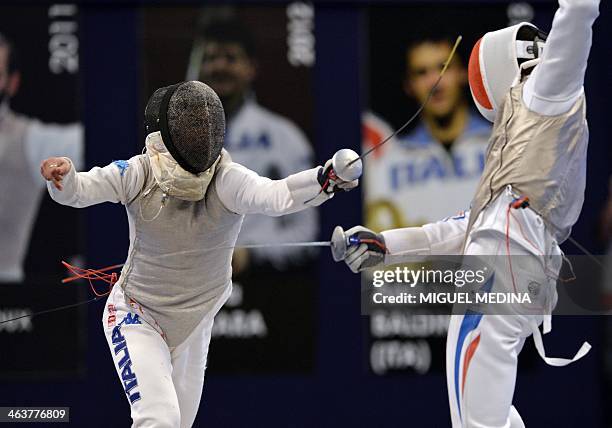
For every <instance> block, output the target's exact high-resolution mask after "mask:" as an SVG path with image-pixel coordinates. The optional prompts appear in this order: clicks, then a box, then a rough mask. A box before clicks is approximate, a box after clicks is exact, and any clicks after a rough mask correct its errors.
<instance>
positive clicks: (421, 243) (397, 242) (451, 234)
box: [382, 211, 470, 264]
mask: <svg viewBox="0 0 612 428" xmlns="http://www.w3.org/2000/svg"><path fill="white" fill-rule="evenodd" d="M469 217H470V214H469V211H467V212H466V213H464V214H461V215H458V216H455V217H448V218H446V219H444V220H441V221H438V222H435V223H429V224H426V225H424V226H421V227H407V228H404V229H393V230H387V231H384V232H382V235H383V237H384V238H385V245H386V246H387V249H388V251H389V254H388V255H387V256H386V257H385V264H392V263H400V262H402V258H403V259H406V260H408V259H410V260H414V258H415V257H420V256H421V257H426V256H436V255H459V254H460V253H461V249H462V246H463V241H464V239H465V232H466V230H467V225H468V222H469Z"/></svg>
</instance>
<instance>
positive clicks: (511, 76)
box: [468, 22, 546, 122]
mask: <svg viewBox="0 0 612 428" xmlns="http://www.w3.org/2000/svg"><path fill="white" fill-rule="evenodd" d="M545 41H546V33H544V32H543V31H540V30H539V29H538V28H537V27H536V26H535V25H533V24H530V23H527V22H522V23H520V24H516V25H513V26H511V27H507V28H503V29H501V30H497V31H491V32H489V33H486V34H485V35H484V36H483V37H482V38H481V39H480V40H478V42H476V44H475V45H474V48H473V49H472V54H471V55H470V62H469V65H468V78H469V83H470V92H471V93H472V98H474V102H475V103H476V107H478V110H479V111H480V113H481V114H482V115H483V116H484V117H485V118H486V119H488V120H489V121H491V122H493V121H494V120H495V115H496V114H497V110H498V108H499V106H500V105H501V103H502V102H503V100H504V97H505V96H506V93H507V92H508V90H509V89H510V88H511V87H512V85H513V84H515V82H518V81H519V79H520V76H521V65H523V66H527V65H530V66H534V65H536V64H537V63H538V62H539V60H538V58H539V57H540V56H541V54H542V52H543V51H544V42H545ZM528 62H529V63H528Z"/></svg>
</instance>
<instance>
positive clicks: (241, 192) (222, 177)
mask: <svg viewBox="0 0 612 428" xmlns="http://www.w3.org/2000/svg"><path fill="white" fill-rule="evenodd" d="M332 167H333V166H332V160H331V159H330V160H328V161H327V162H326V164H325V166H323V167H316V168H312V169H308V170H305V171H301V172H298V173H296V174H292V175H290V176H288V177H287V178H284V179H282V180H271V179H269V178H267V177H261V176H259V175H258V174H257V173H255V172H254V171H251V170H250V169H248V168H246V167H244V166H242V165H240V164H237V163H231V164H229V165H227V166H225V167H224V168H223V169H222V170H221V171H219V173H218V174H217V176H216V177H215V186H216V189H217V194H218V195H219V198H220V199H221V201H222V202H223V204H224V205H225V207H226V208H227V209H229V210H230V211H233V212H235V213H237V214H265V215H269V216H281V215H285V214H291V213H295V212H297V211H301V210H303V209H305V208H308V207H313V206H318V205H321V204H322V203H323V202H325V201H326V200H328V199H330V198H331V197H332V196H333V194H334V193H335V192H340V191H348V190H351V189H353V188H355V187H356V186H357V185H358V183H359V180H358V179H355V180H353V181H343V180H342V179H340V178H339V177H335V176H334V177H333V178H330V170H331V169H332ZM332 172H333V171H332ZM332 175H333V174H332Z"/></svg>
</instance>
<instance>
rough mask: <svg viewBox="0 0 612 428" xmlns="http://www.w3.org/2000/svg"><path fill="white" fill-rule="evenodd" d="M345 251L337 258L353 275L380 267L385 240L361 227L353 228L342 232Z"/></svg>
mask: <svg viewBox="0 0 612 428" xmlns="http://www.w3.org/2000/svg"><path fill="white" fill-rule="evenodd" d="M344 239H345V240H346V243H347V245H346V251H345V252H344V254H342V255H340V256H339V258H338V259H339V260H344V262H345V263H346V264H347V265H348V267H349V268H350V269H351V270H352V271H353V272H355V273H357V272H360V271H362V270H364V269H367V268H372V267H376V266H379V265H381V264H382V263H384V261H385V254H387V252H388V251H387V246H386V245H385V238H384V237H383V236H382V235H381V234H380V233H376V232H373V231H371V230H370V229H367V228H365V227H363V226H355V227H353V228H351V229H349V230H347V231H346V232H344Z"/></svg>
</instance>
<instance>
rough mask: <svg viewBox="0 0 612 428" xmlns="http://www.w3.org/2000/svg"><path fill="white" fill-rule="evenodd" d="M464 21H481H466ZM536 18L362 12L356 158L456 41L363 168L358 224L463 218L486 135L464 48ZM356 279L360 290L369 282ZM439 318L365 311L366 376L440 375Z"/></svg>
mask: <svg viewBox="0 0 612 428" xmlns="http://www.w3.org/2000/svg"><path fill="white" fill-rule="evenodd" d="M474 14H476V15H478V16H479V17H481V18H480V19H478V20H477V21H475V20H473V19H469V17H470V16H473V15H474ZM537 18H538V16H537V10H534V8H533V7H532V6H530V5H529V4H526V3H522V4H512V5H475V4H470V6H469V7H465V6H463V5H452V6H451V5H447V6H445V7H444V8H441V7H439V6H438V5H435V6H434V5H432V6H419V7H414V6H410V7H370V9H369V19H368V22H369V37H368V40H369V45H368V46H367V47H366V51H367V54H366V55H367V56H368V61H366V63H367V64H369V67H368V69H367V70H364V73H363V75H364V76H366V77H365V82H366V85H367V98H368V99H367V102H366V104H365V106H366V111H365V112H364V114H363V119H362V120H363V122H362V131H363V133H362V137H363V149H364V150H365V149H368V148H371V147H372V146H373V145H375V144H377V143H379V142H380V141H382V140H383V139H384V138H385V137H387V136H388V135H390V134H391V133H392V132H393V131H394V130H395V129H397V128H399V127H401V126H402V125H403V124H404V123H405V122H406V120H408V118H409V117H411V116H412V114H414V112H415V111H416V110H417V109H418V108H419V106H420V104H421V103H422V102H424V101H425V99H426V97H427V94H428V92H429V90H430V89H431V88H432V86H433V85H434V83H435V81H436V80H437V78H438V76H439V72H440V70H441V69H442V66H443V64H444V62H445V61H446V59H447V57H448V55H449V54H450V52H451V50H452V47H453V45H454V43H455V40H456V38H457V36H459V35H461V36H462V37H463V40H462V42H461V44H460V45H459V48H458V50H457V52H456V55H455V57H454V59H453V61H452V63H451V64H450V66H449V68H448V70H447V72H446V74H445V75H444V77H443V79H442V80H441V82H440V84H439V86H438V88H437V89H436V91H435V93H434V94H433V96H432V98H431V100H430V101H429V103H428V104H427V106H426V107H425V109H424V111H423V112H422V113H421V115H420V116H419V118H418V119H417V120H416V121H415V122H414V123H413V124H412V125H411V126H410V127H408V128H407V129H405V130H404V131H403V132H401V133H400V134H399V135H398V136H397V137H395V138H393V139H392V140H391V141H389V142H388V143H387V144H385V146H383V147H382V148H381V149H379V150H376V151H375V152H374V153H373V155H372V156H371V157H370V158H368V159H367V160H366V161H365V171H364V190H363V196H364V221H365V224H366V226H368V227H370V228H372V229H374V230H377V231H381V230H387V229H393V228H399V227H411V226H420V225H423V224H425V223H429V222H434V221H438V220H442V219H444V218H447V217H453V216H455V218H457V217H459V218H460V217H462V216H464V210H467V209H469V206H470V201H471V198H472V196H473V193H474V191H475V189H476V185H477V183H478V180H479V177H480V174H481V172H482V169H483V167H484V158H485V150H486V147H487V142H488V138H489V135H490V131H491V128H490V123H489V122H487V121H486V120H485V119H484V118H482V117H481V116H480V114H479V113H478V111H477V110H476V107H475V106H474V105H473V102H472V98H471V96H470V92H469V88H468V84H467V63H468V60H469V55H470V52H471V49H472V47H473V46H474V44H475V42H476V41H477V40H478V39H479V38H480V37H481V36H482V35H483V34H484V33H485V32H487V31H489V30H493V29H496V28H500V27H503V26H505V25H509V24H513V23H518V22H521V21H532V20H536V19H537ZM534 22H535V21H534ZM466 23H469V24H466ZM362 281H363V282H364V286H366V287H367V286H370V285H371V284H372V278H371V276H370V274H368V273H366V274H364V275H362ZM448 313H449V310H448V308H438V309H436V308H426V307H423V308H413V309H410V310H397V309H393V310H391V309H383V310H376V311H374V312H373V313H372V315H371V316H369V317H367V321H366V322H364V337H365V338H366V340H367V349H368V351H367V353H366V356H365V358H366V362H365V365H366V367H367V368H368V369H369V370H370V371H371V372H372V373H374V374H376V375H385V374H390V373H399V372H402V373H418V374H427V373H429V372H433V373H443V372H444V364H445V357H444V355H445V354H444V349H445V341H446V333H447V330H448V322H449V315H448ZM530 352H532V351H531V349H529V350H526V352H524V354H529V353H530ZM532 361H533V358H531V357H530V356H528V355H527V356H523V358H521V364H524V365H532Z"/></svg>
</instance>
